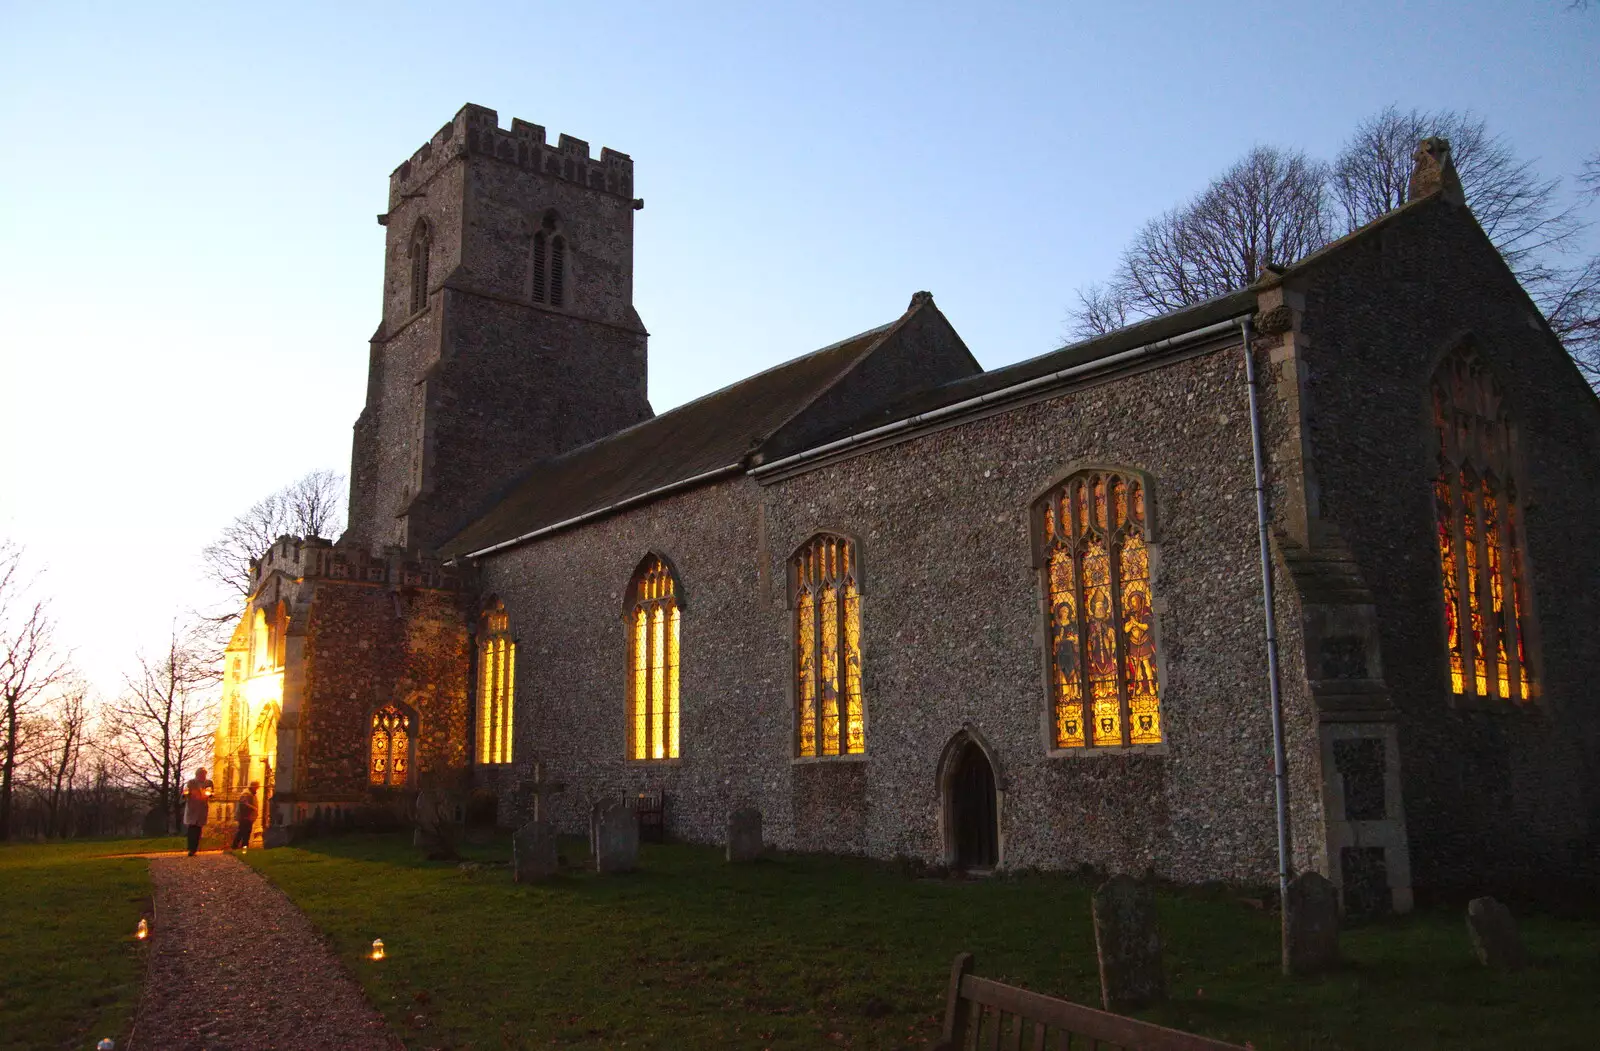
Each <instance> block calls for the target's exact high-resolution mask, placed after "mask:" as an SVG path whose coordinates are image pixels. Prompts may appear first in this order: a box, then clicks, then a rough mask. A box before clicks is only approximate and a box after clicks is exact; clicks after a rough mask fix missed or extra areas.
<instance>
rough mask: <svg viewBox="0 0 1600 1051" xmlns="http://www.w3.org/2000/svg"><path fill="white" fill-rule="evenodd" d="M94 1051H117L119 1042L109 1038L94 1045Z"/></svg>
mask: <svg viewBox="0 0 1600 1051" xmlns="http://www.w3.org/2000/svg"><path fill="white" fill-rule="evenodd" d="M94 1051H117V1042H116V1041H115V1040H113V1039H111V1038H110V1037H109V1036H108V1037H106V1038H105V1039H104V1040H102V1041H100V1042H99V1043H98V1044H96V1045H94Z"/></svg>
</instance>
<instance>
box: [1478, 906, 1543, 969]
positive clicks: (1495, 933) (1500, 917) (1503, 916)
mask: <svg viewBox="0 0 1600 1051" xmlns="http://www.w3.org/2000/svg"><path fill="white" fill-rule="evenodd" d="M1467 934H1468V935H1469V936H1470V937H1471V938H1472V951H1473V952H1475V953H1477V955H1478V962H1479V963H1481V964H1483V965H1484V966H1485V967H1490V968H1493V969H1494V970H1497V971H1520V970H1522V968H1523V967H1525V966H1527V963H1528V956H1527V953H1525V952H1524V951H1523V949H1522V938H1521V937H1520V936H1519V935H1518V934H1517V922H1516V921H1515V920H1513V919H1512V918H1511V910H1510V909H1508V908H1506V907H1505V906H1504V905H1502V904H1500V903H1499V902H1498V901H1495V900H1494V899H1493V898H1473V899H1472V900H1471V901H1469V902H1468V903H1467Z"/></svg>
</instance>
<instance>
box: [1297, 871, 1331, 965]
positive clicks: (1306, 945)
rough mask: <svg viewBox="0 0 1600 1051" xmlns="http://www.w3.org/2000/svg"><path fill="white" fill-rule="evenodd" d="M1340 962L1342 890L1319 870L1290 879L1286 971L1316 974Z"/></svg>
mask: <svg viewBox="0 0 1600 1051" xmlns="http://www.w3.org/2000/svg"><path fill="white" fill-rule="evenodd" d="M1338 962H1339V891H1338V888H1336V887H1334V885H1333V884H1332V883H1330V882H1329V881H1328V880H1327V878H1326V877H1324V876H1323V875H1322V874H1321V873H1319V872H1302V873H1300V875H1298V876H1296V877H1295V878H1294V879H1292V880H1290V881H1289V902H1288V907H1287V908H1286V909H1285V910H1284V913H1283V973H1284V974H1315V973H1317V972H1318V971H1325V970H1327V969H1329V968H1330V967H1334V966H1336V965H1337V964H1338Z"/></svg>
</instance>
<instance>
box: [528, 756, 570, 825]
mask: <svg viewBox="0 0 1600 1051" xmlns="http://www.w3.org/2000/svg"><path fill="white" fill-rule="evenodd" d="M522 790H523V791H524V792H526V793H527V794H528V795H530V796H532V797H533V819H534V820H535V821H549V820H550V814H549V812H548V808H549V804H548V803H546V802H545V801H544V797H545V796H553V795H557V794H559V793H561V792H565V791H566V790H567V783H566V782H565V781H548V780H546V779H545V776H544V760H542V759H537V760H535V761H534V764H533V780H532V781H531V782H529V783H528V784H525V785H523V786H522Z"/></svg>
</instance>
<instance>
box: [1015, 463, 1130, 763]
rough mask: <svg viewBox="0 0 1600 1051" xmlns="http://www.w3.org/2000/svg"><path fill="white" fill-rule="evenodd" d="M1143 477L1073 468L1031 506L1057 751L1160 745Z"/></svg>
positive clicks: (1054, 738) (1054, 741) (1053, 733)
mask: <svg viewBox="0 0 1600 1051" xmlns="http://www.w3.org/2000/svg"><path fill="white" fill-rule="evenodd" d="M1146 499H1147V497H1146V492H1145V486H1144V483H1143V481H1141V480H1140V479H1139V478H1138V477H1135V476H1132V475H1130V474H1127V473H1124V472H1115V471H1098V470H1090V471H1081V472H1079V473H1077V474H1075V475H1073V476H1072V477H1071V478H1068V479H1067V480H1066V481H1065V482H1063V483H1062V484H1061V485H1060V486H1058V487H1057V488H1056V489H1054V490H1052V491H1051V492H1050V493H1049V494H1047V495H1046V496H1045V497H1044V498H1043V499H1042V500H1040V501H1039V503H1038V505H1037V506H1036V507H1035V511H1034V513H1035V515H1036V521H1037V525H1038V532H1037V535H1038V537H1039V539H1040V547H1039V551H1038V562H1039V566H1040V569H1041V572H1042V573H1043V576H1044V590H1045V595H1046V599H1047V603H1046V609H1047V618H1048V619H1047V623H1046V625H1045V627H1046V638H1047V639H1048V642H1049V647H1050V653H1049V664H1050V701H1051V709H1052V720H1051V722H1052V727H1053V729H1052V738H1053V743H1054V745H1055V747H1057V748H1087V747H1107V746H1123V745H1140V744H1159V743H1160V742H1161V738H1162V730H1161V688H1160V684H1159V682H1158V675H1157V673H1156V636H1155V618H1154V612H1153V606H1154V602H1153V598H1152V596H1151V592H1150V549H1149V547H1148V541H1149V536H1148V526H1147V524H1146V523H1147V521H1148V519H1147V516H1146V508H1145V500H1146Z"/></svg>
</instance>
